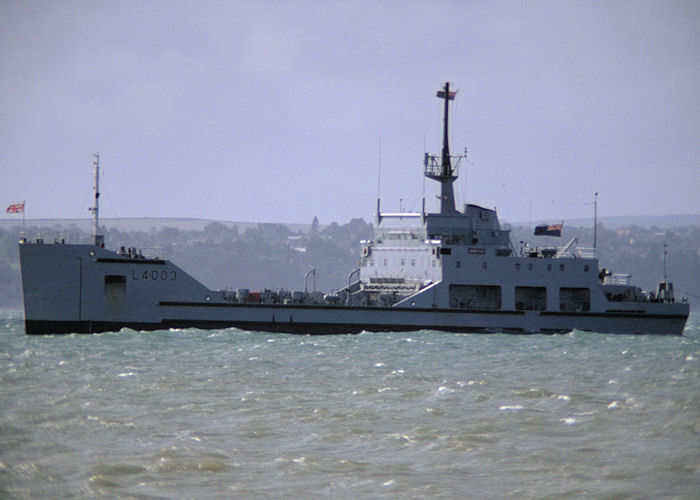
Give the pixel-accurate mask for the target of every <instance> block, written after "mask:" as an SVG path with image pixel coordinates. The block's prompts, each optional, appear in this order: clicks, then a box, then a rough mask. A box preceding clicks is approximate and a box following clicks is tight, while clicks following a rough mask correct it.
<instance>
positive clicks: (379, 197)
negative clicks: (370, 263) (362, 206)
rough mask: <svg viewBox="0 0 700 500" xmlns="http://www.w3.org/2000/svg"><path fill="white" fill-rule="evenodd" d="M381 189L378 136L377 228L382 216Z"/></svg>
mask: <svg viewBox="0 0 700 500" xmlns="http://www.w3.org/2000/svg"><path fill="white" fill-rule="evenodd" d="M381 189H382V136H381V135H380V136H379V165H378V167H377V217H376V220H377V226H379V223H380V222H381V220H382V214H381V209H380V200H381Z"/></svg>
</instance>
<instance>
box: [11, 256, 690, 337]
mask: <svg viewBox="0 0 700 500" xmlns="http://www.w3.org/2000/svg"><path fill="white" fill-rule="evenodd" d="M20 264H21V272H22V286H23V294H24V308H25V330H26V333H27V334H59V333H98V332H107V331H118V330H120V329H122V328H130V329H133V330H138V331H149V330H161V329H170V328H203V329H214V328H229V327H236V328H241V329H245V330H255V331H266V332H283V333H295V334H348V333H360V332H363V331H367V332H379V331H417V330H441V331H448V332H458V333H501V332H506V333H563V332H569V331H572V330H585V331H594V332H602V333H622V334H659V335H666V334H670V335H680V334H682V332H683V328H684V325H685V323H686V320H687V317H688V306H687V304H661V303H634V304H633V306H634V308H633V309H630V310H629V311H625V310H620V304H617V309H616V310H615V311H606V310H601V311H588V312H558V311H517V310H464V309H454V308H439V307H430V308H425V307H396V306H394V307H376V306H347V305H329V304H264V303H253V304H250V303H232V301H231V300H230V298H229V299H226V295H225V294H224V293H223V292H218V291H212V290H210V289H208V288H207V287H205V286H204V285H202V284H201V283H199V282H198V281H197V280H195V279H194V278H192V277H191V276H190V275H188V274H187V273H186V272H185V271H183V270H182V269H180V268H179V267H177V266H176V265H174V264H172V263H171V262H169V261H167V260H161V259H143V258H135V257H125V256H123V255H120V254H117V253H115V252H112V251H109V250H106V249H104V248H100V247H96V246H93V245H63V244H40V243H23V244H21V245H20Z"/></svg>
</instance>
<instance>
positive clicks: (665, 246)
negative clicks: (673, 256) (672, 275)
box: [664, 241, 668, 283]
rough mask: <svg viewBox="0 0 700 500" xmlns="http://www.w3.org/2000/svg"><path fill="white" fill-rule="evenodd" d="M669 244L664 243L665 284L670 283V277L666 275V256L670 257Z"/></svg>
mask: <svg viewBox="0 0 700 500" xmlns="http://www.w3.org/2000/svg"><path fill="white" fill-rule="evenodd" d="M667 248H668V244H667V243H666V242H665V241H664V283H668V276H667V275H666V255H668V251H667V250H666V249H667Z"/></svg>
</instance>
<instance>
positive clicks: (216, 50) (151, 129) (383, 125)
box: [0, 0, 700, 224]
mask: <svg viewBox="0 0 700 500" xmlns="http://www.w3.org/2000/svg"><path fill="white" fill-rule="evenodd" d="M698 26H700V2H698V1H697V0H691V1H651V2H650V1H620V2H616V1H610V2H608V1H605V2H603V1H600V2H597V1H588V2H568V1H550V2H536V1H533V2H492V1H478V2H472V1H453V2H449V1H445V2H439V1H415V2H413V1H404V2H395V1H392V2H389V1H376V0H375V1H368V2H363V1H352V2H350V1H347V2H340V1H338V2H334V1H284V2H282V1H280V2H265V1H251V2H234V1H221V2H217V1H210V2H200V1H196V2H195V1H192V2H175V1H168V2H156V1H146V2H142V1H133V2H131V1H125V2H124V1H115V2H100V1H85V2H78V1H76V2H70V1H65V2H63V1H62V2H29V1H26V2H25V1H22V2H20V1H9V0H8V1H1V2H0V127H1V128H0V181H1V182H0V185H1V186H2V187H1V188H0V203H4V204H5V205H3V209H4V207H6V206H7V205H9V204H11V203H15V202H19V201H22V200H26V216H27V217H28V218H35V217H62V218H78V217H88V216H89V213H88V211H87V208H88V207H89V206H90V203H91V187H92V154H93V153H94V152H97V151H99V153H100V155H101V168H102V174H103V178H102V189H101V191H102V194H103V195H102V199H101V200H102V205H101V209H102V215H103V216H104V217H196V218H209V219H218V220H233V221H266V222H302V223H310V222H311V220H312V219H313V217H314V216H318V218H319V220H320V222H321V223H322V224H327V223H330V222H331V221H337V222H339V223H344V222H347V221H349V220H350V219H351V218H354V217H363V218H364V219H365V220H367V221H371V220H372V218H373V214H374V211H375V207H376V198H377V180H378V177H380V178H381V188H380V189H381V197H382V209H383V210H384V211H398V210H399V206H400V204H402V205H403V208H404V209H407V210H419V209H420V205H421V198H422V196H423V193H424V192H425V195H426V198H427V200H428V207H429V208H430V209H432V210H435V209H437V200H436V198H435V193H436V192H437V191H436V189H434V186H433V185H434V184H435V182H434V181H429V180H428V181H426V182H424V180H423V177H422V162H423V154H424V152H425V151H428V152H433V153H439V152H440V147H441V146H440V139H441V111H442V110H441V104H440V101H439V100H438V99H437V98H436V97H435V93H436V91H437V90H438V88H439V87H440V85H441V83H442V82H444V81H446V80H449V81H450V82H452V84H453V86H454V88H457V89H459V93H458V95H457V100H456V101H455V103H454V107H453V109H452V122H451V124H452V127H451V133H450V137H451V149H452V152H453V153H456V152H459V151H463V149H464V147H467V148H468V151H469V158H468V161H467V162H466V163H465V164H463V165H462V168H461V170H460V172H459V173H460V178H459V179H458V180H457V182H456V184H455V191H456V193H457V197H458V203H459V204H460V205H461V204H462V203H465V202H470V203H476V204H480V205H483V206H486V207H494V206H495V207H497V209H498V212H499V215H500V218H501V219H502V220H507V221H513V222H515V221H527V220H529V219H533V220H542V219H549V220H551V221H553V222H556V221H559V220H562V219H564V220H566V219H570V218H579V217H587V216H592V213H593V207H592V202H593V199H594V193H595V192H596V191H597V192H599V193H600V196H599V215H602V216H617V215H644V214H679V213H700V196H699V194H698V192H699V191H700V29H699V28H698ZM380 164H381V174H380V175H378V172H379V166H380ZM424 186H425V187H424ZM1 216H2V217H12V216H10V215H6V214H5V213H4V210H3V211H2V214H1ZM15 217H16V216H15Z"/></svg>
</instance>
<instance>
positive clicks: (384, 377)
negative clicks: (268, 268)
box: [0, 312, 700, 498]
mask: <svg viewBox="0 0 700 500" xmlns="http://www.w3.org/2000/svg"><path fill="white" fill-rule="evenodd" d="M19 318H20V313H18V312H14V313H12V312H9V313H8V312H5V313H4V315H3V318H2V323H1V325H2V327H1V328H0V497H2V498H5V497H7V498H97V497H98V498H231V497H277V496H291V497H304V498H308V497H343V498H350V497H413V498H415V497H422V496H431V497H447V498H454V497H460V498H501V497H547V496H548V497H551V498H561V497H570V496H587V497H614V498H625V497H655V496H662V497H681V496H693V495H698V493H699V492H700V316H698V315H697V314H693V315H692V316H691V319H690V322H689V326H688V327H687V329H686V332H685V335H684V336H683V337H663V336H658V337H657V336H646V337H643V336H629V335H603V334H591V333H584V332H573V333H571V334H568V335H531V336H513V335H498V334H496V335H455V334H443V333H439V332H435V331H420V332H415V333H410V334H405V333H403V334H402V333H392V334H360V335H354V336H348V335H340V336H328V337H310V336H292V335H280V334H266V333H248V332H243V331H240V330H236V329H228V330H215V331H203V330H196V329H191V330H178V331H159V332H153V333H138V332H134V331H130V330H123V331H121V332H119V333H113V334H102V335H65V336H46V337H42V336H26V335H24V333H23V326H22V323H21V321H20V319H19Z"/></svg>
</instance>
